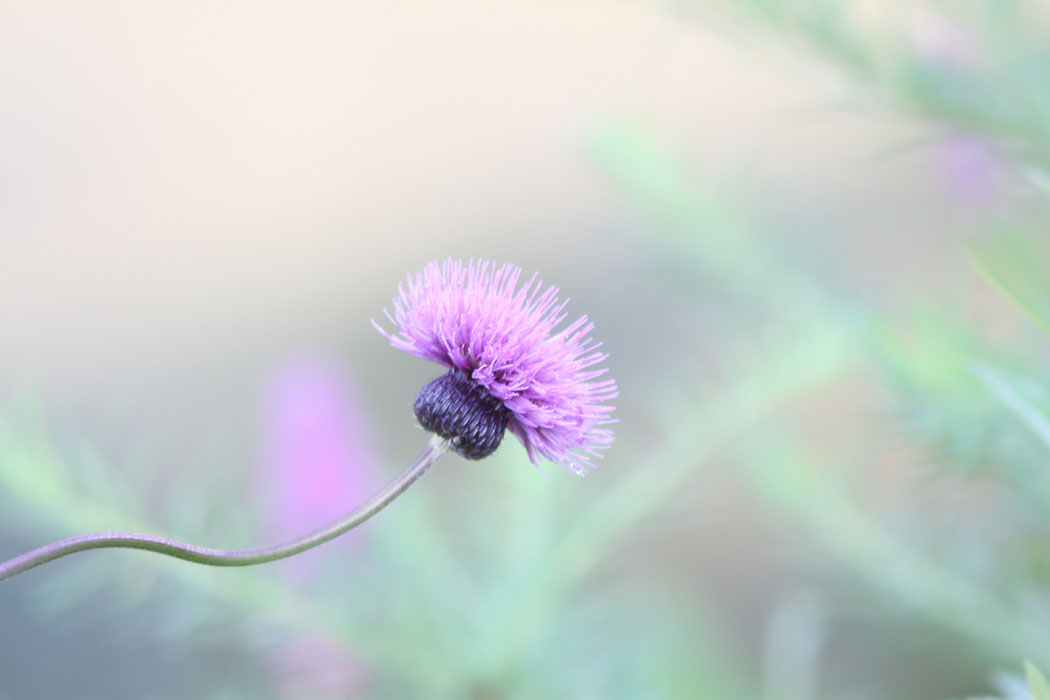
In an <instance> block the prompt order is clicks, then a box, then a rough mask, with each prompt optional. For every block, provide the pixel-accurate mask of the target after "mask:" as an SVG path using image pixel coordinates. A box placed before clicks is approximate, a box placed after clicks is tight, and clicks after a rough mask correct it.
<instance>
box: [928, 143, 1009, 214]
mask: <svg viewBox="0 0 1050 700" xmlns="http://www.w3.org/2000/svg"><path fill="white" fill-rule="evenodd" d="M935 158H936V161H937V169H938V171H939V174H940V178H941V181H942V182H943V183H944V187H945V189H947V190H948V193H949V194H951V195H952V196H953V197H955V198H956V199H958V200H959V201H960V202H964V203H967V204H978V205H980V204H986V203H988V202H989V201H990V200H992V199H994V198H995V196H996V194H997V192H996V170H997V167H998V158H997V156H996V153H995V151H994V150H993V149H992V147H991V145H990V144H988V142H986V141H984V140H982V139H980V138H977V137H974V136H966V135H960V134H953V135H951V136H949V137H948V138H946V139H945V140H943V141H942V142H941V143H940V144H939V145H938V147H937V150H936V153H935Z"/></svg>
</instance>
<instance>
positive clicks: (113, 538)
mask: <svg viewBox="0 0 1050 700" xmlns="http://www.w3.org/2000/svg"><path fill="white" fill-rule="evenodd" d="M448 447H449V445H448V442H447V441H446V440H444V439H442V438H439V437H437V436H434V437H432V438H431V439H430V442H428V443H427V446H426V447H425V448H424V449H423V451H422V452H421V453H420V454H419V456H418V457H416V459H415V460H414V461H413V462H412V463H411V464H409V465H408V466H407V467H405V469H404V470H403V471H402V472H401V473H400V474H398V475H397V476H396V477H394V479H393V480H392V481H391V482H390V483H389V484H387V485H386V486H384V487H383V488H382V489H381V490H380V491H379V492H378V493H377V494H376V495H374V496H372V498H371V499H369V500H368V501H367V502H366V503H364V504H362V505H361V506H358V507H357V508H355V509H354V510H352V511H350V512H349V513H347V514H346V515H344V516H343V517H342V518H339V519H338V520H334V521H332V522H331V523H329V524H327V525H325V526H324V527H321V528H319V529H317V530H314V531H313V532H311V533H309V534H306V535H303V536H302V537H298V538H296V539H294V540H289V541H288V542H283V543H281V544H273V545H267V546H263V547H252V548H250V549H212V548H210V547H198V546H196V545H192V544H186V543H185V542H179V541H177V540H170V539H168V538H166V537H157V536H156V535H143V534H139V533H137V532H97V533H93V534H90V535H79V536H77V537H70V538H69V539H65V540H59V541H58V542H52V543H51V544H46V545H44V546H43V547H39V548H37V549H34V550H32V551H30V552H26V553H25V554H21V555H19V556H17V557H15V558H13V559H8V560H7V561H5V562H3V563H0V581H3V580H4V579H6V578H11V577H12V576H14V575H15V574H20V573H22V572H23V571H28V570H29V569H32V568H34V567H37V566H40V565H41V564H46V563H47V562H49V561H53V560H55V559H58V558H59V557H64V556H66V555H67V554H73V553H75V552H82V551H84V550H87V549H104V548H110V547H114V548H123V549H144V550H146V551H148V552H155V553H157V554H164V555H166V556H169V557H175V558H176V559H182V560H184V561H190V562H194V563H195V564H206V565H208V566H251V565H253V564H263V563H266V562H268V561H276V560H278V559H285V558H287V557H290V556H294V555H296V554H299V553H300V552H305V551H306V550H308V549H313V548H314V547H316V546H318V545H321V544H324V543H325V542H328V541H329V540H332V539H335V538H336V537H339V535H342V534H343V533H345V532H347V531H348V530H351V529H353V528H355V527H357V526H358V525H360V524H361V523H363V522H364V521H366V520H368V519H369V518H371V517H372V516H373V515H375V514H376V513H378V512H379V511H381V510H383V508H385V507H386V506H388V505H390V503H391V502H392V501H393V500H394V499H395V498H397V497H398V496H400V495H401V494H402V493H404V492H405V490H406V489H408V487H409V486H411V485H412V484H413V483H415V482H416V481H417V480H418V479H419V478H420V477H421V476H423V474H425V473H426V471H427V470H428V469H429V468H430V467H431V466H433V465H434V463H435V462H437V461H438V459H440V458H441V456H442V455H444V454H445V452H447V451H448Z"/></svg>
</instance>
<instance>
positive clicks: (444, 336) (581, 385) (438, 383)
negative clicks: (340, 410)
mask: <svg viewBox="0 0 1050 700" xmlns="http://www.w3.org/2000/svg"><path fill="white" fill-rule="evenodd" d="M520 276H521V269H520V268H517V267H514V266H512V265H503V266H501V267H497V266H496V264H495V263H493V262H489V261H486V260H478V261H474V260H471V261H470V262H469V263H467V264H466V265H464V264H463V263H462V262H461V261H458V260H452V259H451V258H450V259H449V260H447V261H445V263H444V264H443V265H441V264H439V263H437V262H436V261H435V262H432V263H430V264H429V265H427V266H426V267H425V268H424V269H423V271H422V272H421V273H418V274H416V275H414V276H413V275H409V277H408V280H407V285H404V284H403V285H399V286H398V297H397V298H396V299H395V300H394V314H393V316H391V315H390V313H388V312H386V311H385V310H384V313H385V314H386V317H387V319H388V320H389V321H390V322H391V323H392V324H393V325H394V328H395V331H394V332H392V333H391V332H387V331H386V330H385V329H383V328H382V327H381V326H380V325H379V324H377V323H376V322H375V321H373V322H372V323H373V325H374V326H375V327H376V329H377V330H378V331H379V332H380V333H382V334H383V335H384V336H386V338H387V339H388V340H389V341H390V344H391V345H393V346H394V347H395V348H397V349H399V350H403V351H405V352H407V353H410V354H412V355H415V356H417V357H421V358H423V359H426V360H431V361H433V362H437V363H438V364H441V365H444V366H445V367H448V368H449V371H448V373H447V374H445V375H444V376H442V377H439V378H437V379H435V380H434V381H432V382H431V383H430V384H427V385H426V386H425V387H423V389H422V390H421V391H420V392H419V395H418V396H417V398H416V402H415V406H414V408H415V413H416V418H417V419H418V420H419V422H420V424H421V425H422V426H423V427H424V428H426V429H427V430H429V431H431V432H433V433H437V434H438V435H440V436H441V437H444V438H446V439H448V440H449V443H450V446H451V448H452V449H453V450H455V451H456V452H458V453H459V454H461V455H463V456H464V457H467V458H469V459H481V458H482V457H486V456H488V455H489V454H491V453H492V452H493V451H495V449H496V448H497V447H498V446H499V443H500V441H501V440H502V438H503V433H504V430H505V429H509V430H510V431H511V432H512V433H514V434H515V435H516V436H517V437H518V439H519V440H521V442H522V444H523V445H524V446H525V449H526V451H527V452H528V455H529V458H530V459H531V460H532V461H533V463H535V462H536V458H537V456H542V457H545V458H546V459H549V460H551V461H552V462H557V463H559V464H561V465H562V466H564V467H566V468H567V469H569V470H570V471H572V472H574V473H576V474H579V475H581V476H582V475H583V474H585V473H586V472H587V470H588V469H591V468H593V466H594V465H593V464H592V463H591V459H592V458H596V457H600V456H601V454H600V453H599V450H602V449H605V448H607V447H608V446H609V445H610V444H612V442H613V434H612V430H610V429H609V428H607V427H603V426H606V425H608V424H610V423H612V422H614V421H613V420H612V419H610V418H609V414H610V413H611V412H612V411H613V407H612V406H609V405H607V404H606V402H607V401H609V400H611V399H614V398H616V397H617V395H618V394H617V390H616V382H615V381H613V380H612V379H605V380H601V381H596V380H597V379H598V377H600V376H601V375H603V374H605V372H606V371H607V369H604V368H602V369H596V368H595V365H597V364H599V363H600V362H602V361H603V360H605V358H606V357H607V355H606V354H605V353H603V352H599V351H598V348H599V347H600V346H601V344H600V343H597V342H595V341H594V340H593V339H592V338H590V337H588V335H589V334H590V332H591V330H592V329H593V328H594V324H592V323H590V322H589V321H588V320H587V317H586V316H581V317H580V318H578V319H577V320H576V321H574V322H572V323H571V324H569V325H568V326H567V327H565V328H564V329H562V330H560V331H556V330H555V329H556V328H557V327H558V326H559V325H560V324H561V323H562V322H563V321H564V320H565V318H566V316H567V314H565V312H564V309H565V306H566V304H567V303H568V300H566V301H559V300H558V288H557V287H548V288H547V289H546V290H544V289H543V284H542V282H540V281H539V280H538V279H537V277H536V275H533V276H532V278H531V279H530V280H529V281H528V282H526V283H525V284H524V285H522V286H520V287H519V285H518V281H519V278H520Z"/></svg>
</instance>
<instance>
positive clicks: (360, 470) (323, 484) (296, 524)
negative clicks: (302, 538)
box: [262, 358, 377, 573]
mask: <svg viewBox="0 0 1050 700" xmlns="http://www.w3.org/2000/svg"><path fill="white" fill-rule="evenodd" d="M264 410H265V425H266V436H265V441H264V442H265V455H264V457H263V470H262V474H263V479H264V481H263V483H264V487H265V489H266V492H267V495H268V501H269V503H270V513H271V516H270V518H269V522H268V527H269V529H270V530H271V534H272V535H273V536H276V537H279V538H288V537H293V536H298V535H301V534H303V533H305V532H307V531H309V530H312V529H314V528H317V527H320V526H321V525H324V524H325V523H327V522H329V521H331V520H334V519H336V518H338V517H340V516H341V515H344V514H345V513H347V512H348V511H350V510H351V509H353V508H355V507H357V506H358V505H359V504H360V503H361V502H362V501H363V500H365V499H366V498H368V497H369V496H370V495H371V494H372V490H373V489H374V487H375V486H376V481H377V479H376V476H377V471H376V464H377V461H376V454H375V450H374V448H373V445H372V442H371V439H370V435H371V430H370V426H369V422H368V415H367V413H366V411H365V410H364V409H363V408H362V407H361V405H360V404H359V403H358V400H357V392H356V390H355V388H354V385H353V382H352V380H351V379H350V377H349V376H348V375H347V373H346V371H345V370H344V369H343V368H342V366H341V365H340V364H338V363H336V362H334V361H330V360H326V359H324V358H300V359H296V360H294V361H291V362H288V363H287V364H285V365H284V366H282V367H281V368H279V369H278V370H277V371H276V372H275V373H274V375H273V377H272V378H271V381H270V382H269V386H268V388H267V392H266V398H265V404H264ZM354 534H355V533H350V536H348V537H344V538H341V539H340V541H337V542H334V543H332V544H329V545H328V547H325V548H322V549H320V550H318V551H316V552H306V553H304V554H300V555H299V556H297V557H295V558H294V559H293V560H291V566H292V567H293V568H296V569H298V570H300V571H303V572H307V573H309V572H312V570H313V568H314V567H315V566H316V564H317V562H318V561H319V559H318V557H323V556H326V555H327V556H330V555H331V551H330V549H328V548H330V547H333V546H336V547H337V546H341V543H344V544H345V541H353V539H354V537H353V535H354ZM326 549H327V550H328V551H327V553H326Z"/></svg>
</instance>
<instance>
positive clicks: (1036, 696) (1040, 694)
mask: <svg viewBox="0 0 1050 700" xmlns="http://www.w3.org/2000/svg"><path fill="white" fill-rule="evenodd" d="M1024 675H1025V677H1026V678H1027V679H1028V687H1029V688H1030V689H1031V691H1032V700H1050V683H1048V682H1047V680H1046V676H1044V675H1043V673H1042V671H1040V670H1039V669H1038V668H1036V667H1035V664H1033V663H1032V662H1031V661H1027V660H1026V661H1025V662H1024Z"/></svg>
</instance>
